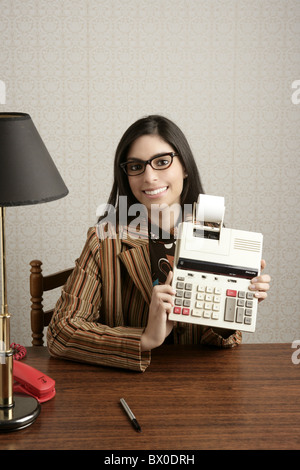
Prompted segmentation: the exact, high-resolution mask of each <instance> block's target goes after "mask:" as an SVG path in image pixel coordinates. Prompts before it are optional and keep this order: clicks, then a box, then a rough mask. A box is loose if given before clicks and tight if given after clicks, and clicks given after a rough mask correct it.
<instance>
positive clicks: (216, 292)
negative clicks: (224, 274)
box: [215, 287, 221, 295]
mask: <svg viewBox="0 0 300 470" xmlns="http://www.w3.org/2000/svg"><path fill="white" fill-rule="evenodd" d="M215 294H217V295H220V294H221V289H219V287H215Z"/></svg>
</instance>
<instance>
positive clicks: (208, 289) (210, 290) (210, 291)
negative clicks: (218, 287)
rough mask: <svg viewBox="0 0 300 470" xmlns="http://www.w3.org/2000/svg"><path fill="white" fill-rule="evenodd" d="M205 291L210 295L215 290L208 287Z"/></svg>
mask: <svg viewBox="0 0 300 470" xmlns="http://www.w3.org/2000/svg"><path fill="white" fill-rule="evenodd" d="M205 291H206V292H208V293H209V294H212V292H213V288H212V287H206V289H205Z"/></svg>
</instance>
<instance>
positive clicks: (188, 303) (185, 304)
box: [183, 300, 191, 307]
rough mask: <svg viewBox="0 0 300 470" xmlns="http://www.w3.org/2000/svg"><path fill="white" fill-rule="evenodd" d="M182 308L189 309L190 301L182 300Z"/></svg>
mask: <svg viewBox="0 0 300 470" xmlns="http://www.w3.org/2000/svg"><path fill="white" fill-rule="evenodd" d="M183 306H184V307H190V306H191V301H190V300H184V301H183Z"/></svg>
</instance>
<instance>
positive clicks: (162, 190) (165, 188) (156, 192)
mask: <svg viewBox="0 0 300 470" xmlns="http://www.w3.org/2000/svg"><path fill="white" fill-rule="evenodd" d="M167 189H168V186H164V187H163V188H158V189H153V190H149V191H143V192H144V193H145V194H148V195H149V196H154V195H155V194H159V193H163V192H164V191H166V190H167Z"/></svg>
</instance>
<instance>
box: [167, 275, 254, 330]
mask: <svg viewBox="0 0 300 470" xmlns="http://www.w3.org/2000/svg"><path fill="white" fill-rule="evenodd" d="M175 287H176V294H175V302H174V303H175V306H174V308H173V313H174V314H178V315H185V316H189V315H190V316H192V317H198V318H206V319H212V320H219V319H222V320H224V321H225V322H229V323H230V322H231V323H233V322H235V323H239V324H245V325H251V322H252V313H253V293H252V292H247V291H244V290H235V289H227V288H226V289H225V288H224V287H223V288H222V287H219V286H217V285H213V284H206V283H205V281H204V282H200V283H198V280H197V283H191V282H186V280H185V278H184V277H182V276H178V277H177V279H176V284H175ZM224 298H225V304H224V307H223V308H221V307H222V305H221V304H222V299H224ZM221 317H222V318H221Z"/></svg>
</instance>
